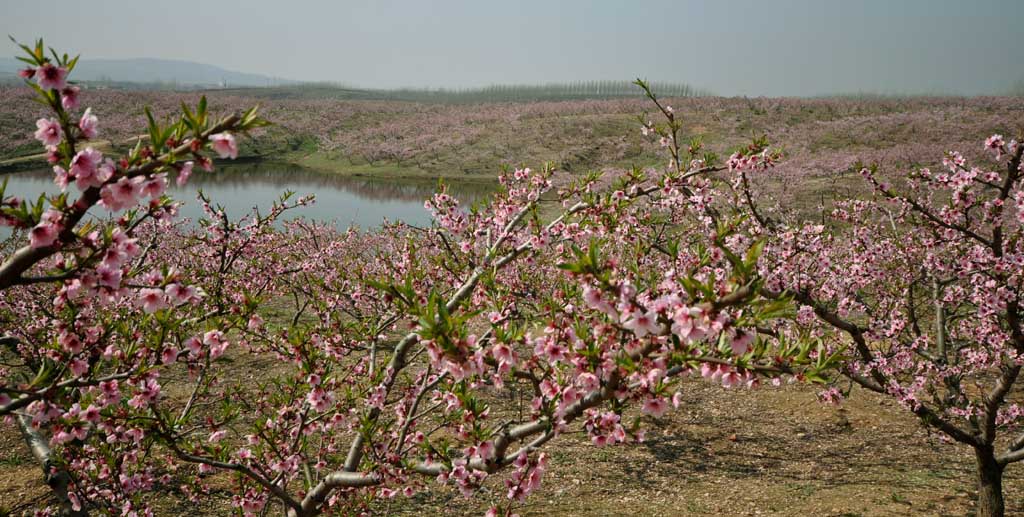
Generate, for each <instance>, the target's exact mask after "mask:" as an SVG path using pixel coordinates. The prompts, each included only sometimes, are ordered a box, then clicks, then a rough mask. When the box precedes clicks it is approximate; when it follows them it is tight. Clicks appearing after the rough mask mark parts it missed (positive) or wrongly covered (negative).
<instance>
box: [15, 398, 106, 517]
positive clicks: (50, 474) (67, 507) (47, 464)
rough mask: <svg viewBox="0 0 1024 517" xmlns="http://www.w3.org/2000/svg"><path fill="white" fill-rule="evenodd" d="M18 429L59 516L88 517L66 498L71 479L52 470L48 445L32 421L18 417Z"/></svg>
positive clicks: (87, 513) (66, 474)
mask: <svg viewBox="0 0 1024 517" xmlns="http://www.w3.org/2000/svg"><path fill="white" fill-rule="evenodd" d="M18 427H19V428H20V429H21V434H22V436H24V438H25V443H26V444H27V445H28V448H29V449H30V450H31V451H32V456H34V457H35V458H36V461H37V462H38V463H39V466H40V467H42V469H43V477H44V479H45V480H46V484H47V485H49V486H50V489H51V490H52V491H53V495H54V497H56V498H57V502H58V503H59V506H60V510H59V512H60V513H59V515H61V516H62V517H88V515H89V512H87V511H85V509H84V508H80V509H78V510H75V509H74V505H73V504H72V503H71V498H70V497H69V496H68V485H69V484H70V483H71V477H70V476H68V473H67V472H64V471H63V470H56V469H54V468H53V463H52V462H51V460H50V454H51V452H50V444H49V443H48V442H47V440H46V438H45V437H44V436H43V435H42V434H40V433H39V431H37V430H35V429H34V428H33V427H32V419H31V418H30V417H28V416H26V415H19V416H18Z"/></svg>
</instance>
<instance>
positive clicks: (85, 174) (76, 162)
mask: <svg viewBox="0 0 1024 517" xmlns="http://www.w3.org/2000/svg"><path fill="white" fill-rule="evenodd" d="M102 161H103V153H101V152H99V151H97V150H95V149H93V148H92V147H86V148H85V149H84V150H82V151H79V152H78V154H76V155H75V157H74V158H72V159H71V171H70V173H71V176H74V177H75V185H76V186H77V187H78V189H79V190H82V191H84V190H86V189H88V188H90V187H99V186H101V185H103V182H102V181H100V179H99V177H98V176H97V174H96V173H97V168H98V167H99V165H100V163H101V162H102Z"/></svg>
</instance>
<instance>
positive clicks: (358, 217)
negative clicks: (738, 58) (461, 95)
mask: <svg viewBox="0 0 1024 517" xmlns="http://www.w3.org/2000/svg"><path fill="white" fill-rule="evenodd" d="M5 178H6V179H7V191H6V193H5V195H6V196H18V197H21V198H23V199H25V198H31V199H34V198H35V197H37V196H38V195H39V193H40V192H46V193H48V194H56V193H59V192H60V189H58V188H57V186H56V185H54V183H53V172H52V171H50V170H39V171H26V172H17V173H11V174H6V175H2V176H0V181H2V180H3V179H5ZM446 183H448V186H449V187H448V188H449V192H451V193H452V194H453V195H455V197H457V198H458V199H459V200H460V201H462V202H463V203H464V204H465V205H466V206H468V205H469V203H471V202H473V201H475V200H478V199H480V198H482V197H485V196H487V195H488V194H490V193H491V192H493V191H494V190H495V188H496V183H497V182H495V183H494V184H491V183H481V182H472V183H468V182H446ZM436 188H437V182H436V181H429V180H404V179H378V178H369V177H348V176H341V175H337V174H329V173H323V172H318V171H314V170H309V169H303V168H300V167H296V166H294V165H289V164H280V163H252V164H237V165H224V166H219V167H218V169H217V171H215V172H213V173H207V172H203V171H201V170H199V169H198V167H197V168H196V170H195V172H194V173H193V174H192V177H191V178H190V180H189V182H188V184H187V185H186V186H185V187H178V186H176V185H175V184H174V181H173V178H172V179H171V181H170V187H169V189H168V193H169V195H171V196H172V197H173V198H174V199H175V200H177V201H180V202H184V206H182V207H181V209H180V217H187V218H189V219H191V220H193V221H195V220H197V219H199V218H201V217H203V216H204V213H203V210H202V207H201V203H200V201H199V200H198V199H197V198H196V195H197V192H198V191H200V190H202V192H203V193H204V194H206V195H207V196H208V197H209V198H210V200H211V202H212V203H213V204H214V205H217V204H219V205H222V206H223V207H224V211H225V212H226V213H227V214H228V215H229V216H230V217H232V219H238V218H240V217H242V216H245V215H246V214H247V213H248V212H249V211H250V210H251V209H252V208H253V207H254V206H256V207H259V208H260V210H261V212H263V213H266V211H267V210H268V209H269V208H270V206H271V205H272V203H273V202H274V201H275V200H276V199H277V198H278V197H279V196H280V195H281V194H282V193H284V192H285V191H292V192H294V193H295V195H294V196H295V197H298V196H304V195H307V194H313V195H314V196H315V197H316V202H315V203H313V204H312V205H309V206H305V207H301V208H298V209H295V210H292V211H290V212H289V215H288V217H287V218H289V219H290V218H295V217H304V218H306V219H314V220H318V221H333V222H334V223H335V225H336V226H337V227H338V228H339V229H344V228H348V227H349V226H350V225H356V226H359V227H360V228H364V229H367V228H373V227H376V226H379V225H380V224H381V223H382V222H384V220H385V219H387V220H389V221H396V220H398V221H404V222H406V223H409V224H413V225H418V226H423V225H429V224H430V214H429V213H428V212H427V210H426V209H425V208H424V207H423V201H424V200H426V199H427V198H429V197H430V196H431V195H432V194H433V193H434V191H435V190H436ZM68 192H70V193H71V196H72V198H74V196H76V195H77V193H78V189H77V188H76V187H74V186H69V187H68ZM293 199H294V197H293ZM90 213H95V214H97V215H100V214H105V213H106V212H105V211H104V210H103V209H101V208H96V209H94V210H93V211H92V212H90ZM6 233H8V234H9V231H8V232H6Z"/></svg>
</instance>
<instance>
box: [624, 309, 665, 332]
mask: <svg viewBox="0 0 1024 517" xmlns="http://www.w3.org/2000/svg"><path fill="white" fill-rule="evenodd" d="M622 328H625V329H627V330H632V331H633V333H634V334H636V337H638V338H643V337H645V336H647V335H648V334H652V335H659V334H661V325H659V324H658V314H657V313H655V312H654V311H648V312H645V313H639V312H637V313H635V314H634V315H633V316H632V317H631V318H629V319H628V320H626V321H625V322H623V323H622Z"/></svg>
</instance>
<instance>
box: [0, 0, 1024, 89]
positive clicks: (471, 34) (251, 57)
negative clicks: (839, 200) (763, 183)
mask: <svg viewBox="0 0 1024 517" xmlns="http://www.w3.org/2000/svg"><path fill="white" fill-rule="evenodd" d="M1021 7H1024V4H1022V2H1021V1H1020V0H960V1H956V0H862V1H855V0H778V1H767V0H765V1H758V0H742V1H740V0H736V1H730V0H707V1H699V0H688V1H683V0H677V1H671V0H636V1H610V0H608V1H600V0H593V1H582V0H572V1H559V0H504V1H489V0H437V1H429V2H428V1H425V0H424V1H415V0H404V1H398V0H393V1H361V2H356V1H343V0H337V1H307V0H249V1H240V0H239V1H235V0H218V1H209V0H205V1H198V0H195V1H193V0H162V1H160V2H150V1H142V0H92V1H77V0H68V1H43V0H0V32H2V33H4V34H10V35H13V36H14V37H16V38H18V39H19V40H22V41H31V40H32V39H33V38H35V37H37V36H42V37H44V38H45V39H46V40H47V43H48V44H51V45H53V46H55V47H59V48H61V49H67V50H69V51H71V50H74V51H76V52H79V53H81V54H83V57H84V58H90V57H95V58H99V57H104V58H128V57H157V58H167V59H183V60H190V61H200V62H204V63H209V64H213V65H218V66H221V67H224V68H228V69H231V70H237V71H242V72H255V73H262V74H267V75H272V76H278V77H283V78H288V79H298V80H330V81H338V82H344V83H347V84H353V85H360V86H372V87H394V86H432V87H437V86H447V87H455V86H480V85H486V84H494V83H545V82H565V81H574V80H593V79H631V78H634V77H637V76H641V77H646V78H649V79H653V80H664V81H679V82H686V83H689V84H692V85H694V86H698V87H703V88H708V89H710V90H712V91H714V92H716V93H719V94H723V95H815V94H822V93H834V92H861V91H874V92H884V93H895V92H914V93H966V94H977V93H1003V92H1005V91H1006V90H1007V89H1009V88H1010V87H1011V86H1012V85H1013V84H1014V83H1015V82H1017V81H1020V80H1022V79H1024V66H1022V65H1024V57H1022V55H1024V54H1022V53H1021V51H1020V49H1019V48H1017V50H1016V51H1014V47H1019V46H1020V39H1019V38H1020V36H1021V34H1022V32H1021V27H1022V24H1021ZM11 50H12V51H11V52H6V53H4V54H6V55H13V53H14V52H13V46H11Z"/></svg>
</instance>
